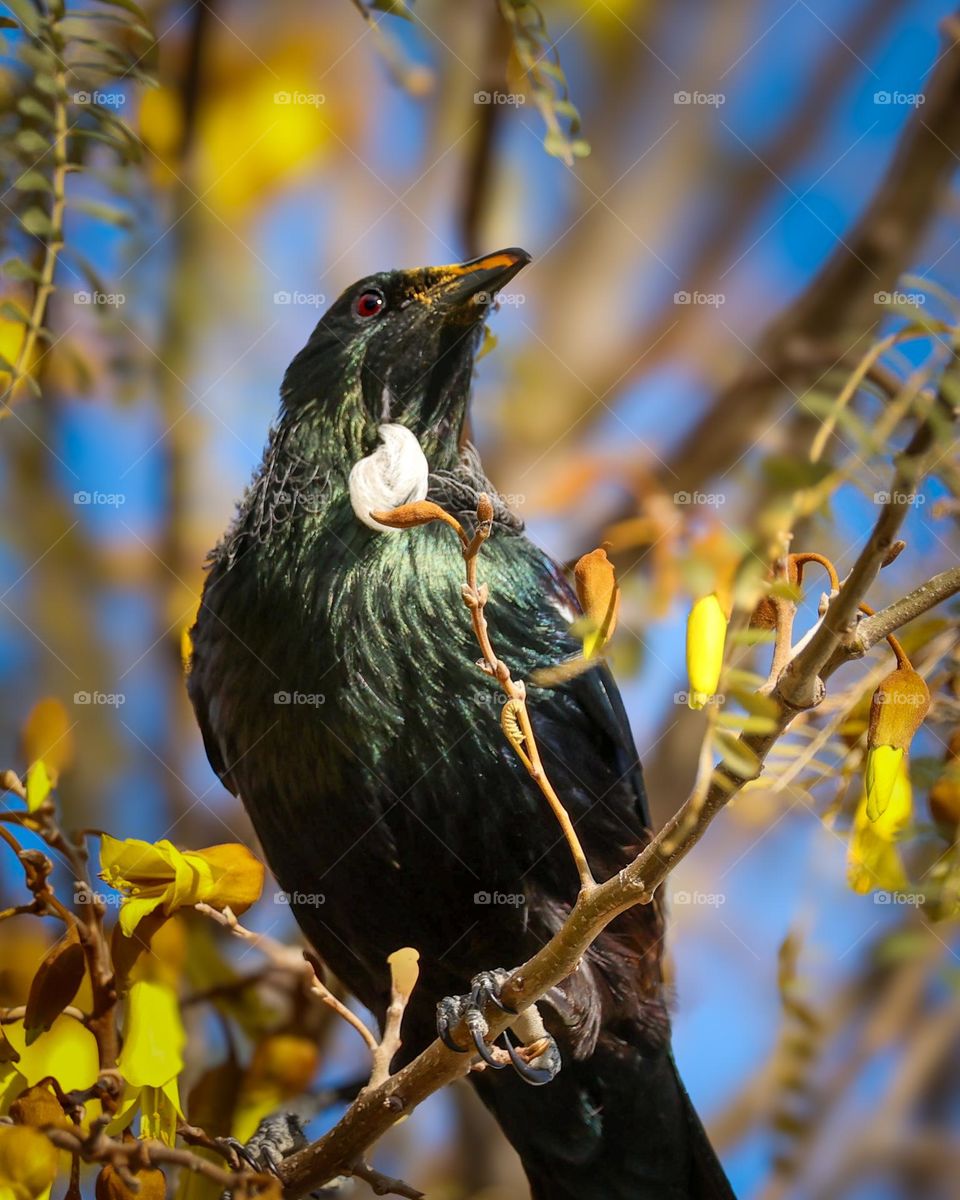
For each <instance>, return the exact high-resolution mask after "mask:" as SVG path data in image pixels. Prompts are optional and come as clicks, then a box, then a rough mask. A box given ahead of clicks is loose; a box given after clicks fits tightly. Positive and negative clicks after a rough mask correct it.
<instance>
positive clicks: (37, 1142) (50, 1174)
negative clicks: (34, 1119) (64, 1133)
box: [0, 1125, 59, 1200]
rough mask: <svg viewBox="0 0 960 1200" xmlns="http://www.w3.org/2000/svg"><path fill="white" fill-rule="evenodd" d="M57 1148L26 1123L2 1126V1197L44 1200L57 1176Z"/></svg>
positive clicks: (0, 1176) (5, 1199)
mask: <svg viewBox="0 0 960 1200" xmlns="http://www.w3.org/2000/svg"><path fill="white" fill-rule="evenodd" d="M58 1165H59V1160H58V1155H57V1151H56V1147H54V1146H53V1145H52V1144H51V1143H50V1141H49V1140H48V1139H47V1138H45V1137H44V1136H43V1134H42V1133H39V1132H38V1131H37V1130H36V1129H30V1128H29V1127H28V1126H26V1125H0V1200H45V1198H46V1197H47V1196H49V1195H50V1189H51V1187H52V1186H53V1181H54V1179H55V1178H56V1175H57V1167H58Z"/></svg>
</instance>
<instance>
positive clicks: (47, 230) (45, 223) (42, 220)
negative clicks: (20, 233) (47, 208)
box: [20, 208, 54, 237]
mask: <svg viewBox="0 0 960 1200" xmlns="http://www.w3.org/2000/svg"><path fill="white" fill-rule="evenodd" d="M20 224H21V225H22V226H23V227H24V229H25V230H26V231H27V233H32V234H33V235H34V237H51V236H52V235H53V232H54V229H53V225H51V223H50V218H49V217H48V216H47V214H46V213H45V212H44V211H43V209H42V208H28V209H27V211H26V212H25V213H24V214H23V216H22V217H21V218H20Z"/></svg>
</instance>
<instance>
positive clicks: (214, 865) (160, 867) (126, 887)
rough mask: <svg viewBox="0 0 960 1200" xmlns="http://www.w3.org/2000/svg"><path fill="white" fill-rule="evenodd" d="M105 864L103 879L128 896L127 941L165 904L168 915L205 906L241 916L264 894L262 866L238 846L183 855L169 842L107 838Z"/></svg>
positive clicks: (123, 915) (124, 912)
mask: <svg viewBox="0 0 960 1200" xmlns="http://www.w3.org/2000/svg"><path fill="white" fill-rule="evenodd" d="M100 865H101V867H102V870H101V872H100V877H101V879H103V880H104V881H105V882H106V883H108V884H109V885H110V886H111V887H114V888H116V889H117V891H119V892H123V893H124V897H123V903H122V906H121V908H120V928H121V930H122V931H123V933H125V934H126V936H127V937H130V936H131V935H132V933H133V931H134V930H135V929H136V927H137V925H138V924H139V922H140V921H141V920H142V919H143V918H144V917H146V916H148V915H149V914H150V913H152V912H153V911H154V910H155V909H157V908H160V907H161V906H162V908H163V911H164V913H166V914H167V916H169V915H170V914H171V913H172V912H173V911H174V910H175V909H177V908H185V907H189V906H192V905H194V904H199V903H201V902H203V903H205V904H210V905H212V906H213V907H214V908H220V909H223V908H231V909H232V910H233V911H234V912H236V913H241V912H245V911H246V910H247V909H248V908H249V907H250V905H251V904H254V903H255V902H256V901H257V900H258V899H259V898H260V893H261V891H262V890H263V864H262V863H260V862H258V861H257V859H255V858H254V857H253V855H252V854H251V853H250V851H249V850H248V849H247V848H246V846H241V845H239V844H237V843H235V842H228V843H225V844H224V845H221V846H208V847H207V848H206V849H205V850H184V851H181V850H178V849H177V848H176V846H174V845H173V843H172V842H168V841H166V840H164V841H160V842H144V841H141V840H140V839H139V838H128V839H126V841H120V840H118V839H117V838H113V837H110V835H109V834H104V835H103V840H102V843H101V847H100Z"/></svg>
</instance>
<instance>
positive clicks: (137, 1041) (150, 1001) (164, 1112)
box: [108, 980, 187, 1146]
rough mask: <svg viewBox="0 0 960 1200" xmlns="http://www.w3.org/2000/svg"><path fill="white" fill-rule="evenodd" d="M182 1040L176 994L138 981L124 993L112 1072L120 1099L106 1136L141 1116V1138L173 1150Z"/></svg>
mask: <svg viewBox="0 0 960 1200" xmlns="http://www.w3.org/2000/svg"><path fill="white" fill-rule="evenodd" d="M186 1040H187V1035H186V1033H185V1031H184V1028H183V1022H182V1021H181V1020H180V1005H179V1003H178V1001H177V993H176V992H175V991H174V989H173V988H172V987H169V986H168V985H167V984H164V983H151V982H148V981H147V980H139V981H138V982H136V983H134V984H133V985H132V986H131V988H130V991H129V992H128V993H127V998H126V1003H125V1011H124V1021H123V1049H122V1050H121V1051H120V1057H119V1058H118V1060H117V1067H118V1068H119V1071H120V1074H121V1075H122V1076H123V1080H124V1088H123V1096H122V1098H121V1100H120V1107H119V1108H118V1110H117V1113H116V1116H115V1117H114V1118H113V1120H112V1121H111V1123H110V1125H109V1126H108V1132H109V1133H119V1132H120V1131H121V1130H123V1129H126V1128H127V1126H128V1125H129V1124H130V1122H131V1121H132V1120H133V1118H134V1116H135V1115H136V1113H137V1111H138V1110H139V1112H140V1136H141V1137H142V1138H155V1139H157V1140H158V1141H161V1142H166V1144H167V1145H168V1146H172V1145H173V1143H174V1140H175V1139H176V1136H177V1118H178V1117H182V1116H183V1111H182V1109H181V1107H180V1092H179V1089H178V1087H177V1076H178V1075H179V1074H180V1072H181V1071H182V1070H183V1047H184V1045H185V1044H186Z"/></svg>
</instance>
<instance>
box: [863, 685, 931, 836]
mask: <svg viewBox="0 0 960 1200" xmlns="http://www.w3.org/2000/svg"><path fill="white" fill-rule="evenodd" d="M929 709H930V692H929V689H928V688H927V685H926V683H924V681H923V680H922V679H921V678H920V676H919V675H918V674H917V673H916V671H914V670H913V668H912V667H907V666H901V667H897V669H896V670H895V671H891V672H890V674H889V675H888V676H887V677H886V678H885V679H884V680H883V681H882V682H881V683H880V685H879V687H878V688H877V690H876V691H875V692H874V693H873V702H872V704H871V706H870V724H869V726H868V728H867V762H866V772H865V782H866V787H867V816H868V817H869V818H870V820H871V821H876V820H878V819H879V818H880V817H881V816H882V815H883V813H884V811H885V810H886V808H887V805H888V804H889V803H890V797H891V795H892V792H893V789H894V786H895V784H896V782H897V779H898V776H899V773H900V771H901V767H902V764H903V761H904V758H905V756H906V753H907V750H908V749H909V748H910V743H911V741H913V736H914V734H915V733H916V732H917V730H918V729H919V728H920V726H921V725H922V724H923V718H924V717H925V716H926V715H927V712H928V711H929Z"/></svg>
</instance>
